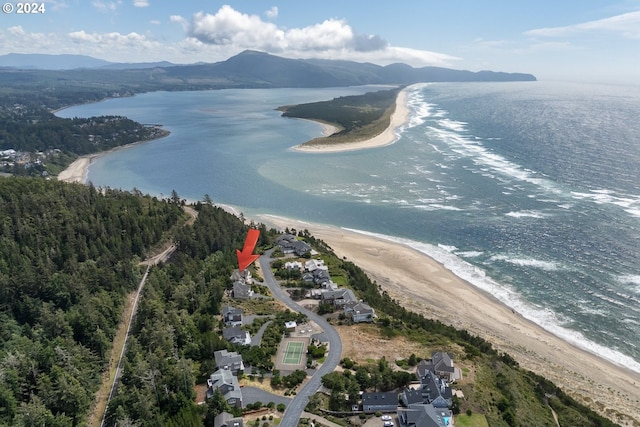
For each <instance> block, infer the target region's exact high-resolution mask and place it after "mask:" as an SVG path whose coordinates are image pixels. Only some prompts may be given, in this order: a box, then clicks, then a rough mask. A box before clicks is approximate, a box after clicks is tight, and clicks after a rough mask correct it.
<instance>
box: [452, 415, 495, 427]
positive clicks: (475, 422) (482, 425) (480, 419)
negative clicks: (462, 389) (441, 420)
mask: <svg viewBox="0 0 640 427" xmlns="http://www.w3.org/2000/svg"><path fill="white" fill-rule="evenodd" d="M453 419H454V421H455V425H456V426H460V427H489V423H488V422H487V418H486V417H485V416H484V415H482V414H472V415H471V416H468V415H466V414H460V415H456V416H454V417H453Z"/></svg>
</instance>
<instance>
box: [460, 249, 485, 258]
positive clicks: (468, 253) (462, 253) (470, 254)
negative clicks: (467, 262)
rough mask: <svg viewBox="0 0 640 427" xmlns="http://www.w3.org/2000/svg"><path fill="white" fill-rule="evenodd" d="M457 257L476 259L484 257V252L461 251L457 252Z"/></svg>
mask: <svg viewBox="0 0 640 427" xmlns="http://www.w3.org/2000/svg"><path fill="white" fill-rule="evenodd" d="M455 254H456V255H458V256H460V257H462V258H476V257H479V256H482V255H484V252H481V251H459V252H455Z"/></svg>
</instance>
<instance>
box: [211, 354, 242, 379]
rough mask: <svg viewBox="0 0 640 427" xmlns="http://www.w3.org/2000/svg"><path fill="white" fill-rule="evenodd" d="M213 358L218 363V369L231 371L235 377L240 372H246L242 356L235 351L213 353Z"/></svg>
mask: <svg viewBox="0 0 640 427" xmlns="http://www.w3.org/2000/svg"><path fill="white" fill-rule="evenodd" d="M213 358H214V359H215V361H216V367H217V368H218V369H226V370H227V371H231V373H232V374H233V375H235V376H237V375H238V373H239V372H241V371H244V362H243V361H242V356H241V355H239V354H238V353H236V352H235V351H227V350H218V351H214V352H213Z"/></svg>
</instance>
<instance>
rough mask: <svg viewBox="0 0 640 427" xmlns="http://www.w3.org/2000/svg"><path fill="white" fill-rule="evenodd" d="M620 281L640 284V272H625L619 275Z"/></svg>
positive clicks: (639, 289)
mask: <svg viewBox="0 0 640 427" xmlns="http://www.w3.org/2000/svg"><path fill="white" fill-rule="evenodd" d="M618 281H619V282H620V283H624V284H629V285H638V286H640V274H623V275H621V276H618ZM638 291H639V292H640V288H638Z"/></svg>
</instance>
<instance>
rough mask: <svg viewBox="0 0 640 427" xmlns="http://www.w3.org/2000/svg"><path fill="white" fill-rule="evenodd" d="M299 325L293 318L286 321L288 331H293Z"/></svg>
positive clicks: (285, 325)
mask: <svg viewBox="0 0 640 427" xmlns="http://www.w3.org/2000/svg"><path fill="white" fill-rule="evenodd" d="M297 327H298V324H297V323H296V322H295V320H291V321H289V322H284V328H285V329H286V330H287V331H290V332H293V331H295V330H296V328H297Z"/></svg>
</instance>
